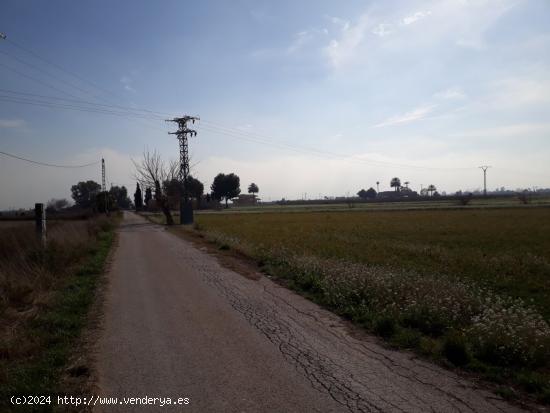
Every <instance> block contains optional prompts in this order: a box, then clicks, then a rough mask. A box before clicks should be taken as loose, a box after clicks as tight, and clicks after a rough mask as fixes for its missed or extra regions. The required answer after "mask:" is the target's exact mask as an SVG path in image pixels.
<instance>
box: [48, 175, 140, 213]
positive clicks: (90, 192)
mask: <svg viewBox="0 0 550 413" xmlns="http://www.w3.org/2000/svg"><path fill="white" fill-rule="evenodd" d="M71 197H72V198H73V200H74V202H75V206H76V207H78V208H84V209H88V208H93V209H97V210H100V211H104V210H113V209H127V208H130V207H131V205H132V201H130V198H128V190H127V189H126V187H125V186H116V185H115V186H111V188H110V189H109V190H108V191H105V192H102V191H101V185H100V184H98V183H97V182H95V181H92V180H90V181H81V182H79V183H77V184H76V185H73V186H72V187H71ZM56 201H57V202H56ZM51 202H52V205H51V207H52V208H58V209H59V208H63V207H64V206H65V207H66V206H67V205H68V202H67V201H66V200H52V201H51ZM48 206H50V205H49V204H48Z"/></svg>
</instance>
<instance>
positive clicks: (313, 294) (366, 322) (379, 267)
mask: <svg viewBox="0 0 550 413" xmlns="http://www.w3.org/2000/svg"><path fill="white" fill-rule="evenodd" d="M293 212H295V211H293ZM195 227H196V229H197V230H198V231H199V232H200V233H202V236H204V237H206V238H209V239H210V240H212V241H215V242H217V243H218V244H219V245H220V247H221V248H222V249H235V250H238V251H240V252H241V253H244V254H245V255H247V256H249V257H251V258H253V259H255V260H256V261H257V262H258V263H259V264H260V265H261V266H262V267H263V269H264V270H265V271H266V272H268V273H270V274H272V275H273V276H275V277H277V278H279V279H281V280H282V281H283V282H285V283H287V284H288V285H289V286H290V287H291V288H294V289H296V290H297V291H300V292H301V293H303V294H306V295H307V296H309V297H310V298H312V299H313V300H315V301H317V302H319V303H320V304H322V305H324V306H326V307H328V308H331V309H332V310H333V311H335V312H336V313H338V314H341V315H343V316H345V317H347V318H350V319H351V320H353V321H354V322H356V323H358V324H361V325H363V326H364V327H365V328H367V329H369V330H370V331H373V332H375V333H377V334H378V335H380V336H382V337H384V338H386V339H387V340H388V341H389V342H390V343H393V344H395V345H397V346H399V347H409V348H414V349H416V350H418V351H419V352H421V353H423V354H425V355H427V356H429V357H434V358H436V359H437V358H439V359H440V360H443V362H450V363H451V364H452V365H458V366H463V367H464V368H466V369H469V370H472V371H476V372H477V373H481V374H482V375H484V376H485V377H487V378H489V379H493V380H496V381H501V382H502V380H504V381H507V382H511V383H512V384H514V385H516V387H521V388H523V389H524V390H527V391H528V392H532V393H535V394H537V397H538V398H539V399H542V400H544V401H546V402H548V401H550V384H549V378H550V375H549V373H548V365H549V362H550V327H549V324H548V322H549V320H550V236H549V234H550V208H546V207H528V208H485V209H484V208H473V209H439V210H437V209H430V210H421V209H419V210H402V211H338V212H336V211H317V212H315V211H311V212H301V213H299V212H295V213H285V212H266V213H253V214H246V213H233V214H232V213H228V212H225V213H222V214H216V213H205V214H197V215H196V225H195Z"/></svg>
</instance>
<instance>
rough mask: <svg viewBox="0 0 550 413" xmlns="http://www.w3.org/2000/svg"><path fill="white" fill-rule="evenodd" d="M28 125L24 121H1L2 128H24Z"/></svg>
mask: <svg viewBox="0 0 550 413" xmlns="http://www.w3.org/2000/svg"><path fill="white" fill-rule="evenodd" d="M25 125H26V123H25V121H24V120H23V119H0V128H10V129H14V128H22V127H23V126H25Z"/></svg>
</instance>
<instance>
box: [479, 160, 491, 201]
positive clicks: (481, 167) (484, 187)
mask: <svg viewBox="0 0 550 413" xmlns="http://www.w3.org/2000/svg"><path fill="white" fill-rule="evenodd" d="M490 167H491V166H489V165H483V166H480V167H479V169H481V170H482V171H483V196H487V169H489V168H490Z"/></svg>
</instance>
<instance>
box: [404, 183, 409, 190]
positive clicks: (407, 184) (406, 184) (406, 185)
mask: <svg viewBox="0 0 550 413" xmlns="http://www.w3.org/2000/svg"><path fill="white" fill-rule="evenodd" d="M404 184H405V188H407V189H409V184H410V182H409V181H405V182H404Z"/></svg>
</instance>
